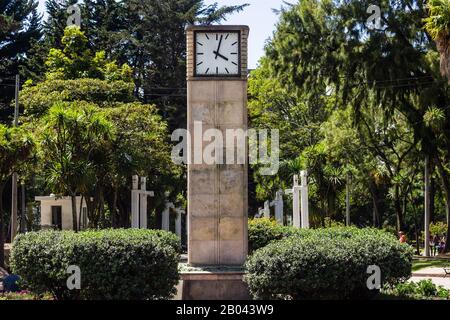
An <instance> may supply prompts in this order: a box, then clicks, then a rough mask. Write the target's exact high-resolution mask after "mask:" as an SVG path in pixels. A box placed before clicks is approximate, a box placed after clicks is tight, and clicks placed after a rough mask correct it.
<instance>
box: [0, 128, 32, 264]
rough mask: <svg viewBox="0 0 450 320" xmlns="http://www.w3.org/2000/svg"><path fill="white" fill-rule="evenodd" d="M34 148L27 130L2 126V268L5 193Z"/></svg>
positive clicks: (0, 170)
mask: <svg viewBox="0 0 450 320" xmlns="http://www.w3.org/2000/svg"><path fill="white" fill-rule="evenodd" d="M33 148H34V142H33V139H32V138H31V136H30V134H28V133H27V132H26V131H25V130H23V129H22V128H16V127H14V128H9V127H6V126H4V125H2V124H0V267H5V254H4V244H5V234H6V230H5V223H4V221H5V220H4V218H5V212H4V208H3V191H4V189H5V185H6V183H7V181H8V179H9V178H10V177H11V175H12V174H13V172H18V171H20V168H21V165H22V164H23V163H24V162H26V161H28V160H29V158H30V156H31V155H32V151H33Z"/></svg>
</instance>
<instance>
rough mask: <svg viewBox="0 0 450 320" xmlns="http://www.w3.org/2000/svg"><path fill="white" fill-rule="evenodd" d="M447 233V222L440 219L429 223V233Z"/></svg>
mask: <svg viewBox="0 0 450 320" xmlns="http://www.w3.org/2000/svg"><path fill="white" fill-rule="evenodd" d="M445 234H447V224H446V223H444V222H441V221H438V222H434V223H433V222H432V223H430V235H432V236H434V235H441V236H442V235H445Z"/></svg>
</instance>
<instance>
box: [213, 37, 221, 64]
mask: <svg viewBox="0 0 450 320" xmlns="http://www.w3.org/2000/svg"><path fill="white" fill-rule="evenodd" d="M222 39H223V35H221V36H220V40H219V46H218V47H217V51H214V52H213V53H215V54H216V59H217V56H218V55H219V51H220V46H221V45H222Z"/></svg>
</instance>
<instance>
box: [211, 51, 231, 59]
mask: <svg viewBox="0 0 450 320" xmlns="http://www.w3.org/2000/svg"><path fill="white" fill-rule="evenodd" d="M213 53H214V54H215V55H216V57H218V56H219V57H221V58H222V59H224V60H226V61H228V58H227V57H225V56H223V55H221V54H220V53H219V52H217V51H213Z"/></svg>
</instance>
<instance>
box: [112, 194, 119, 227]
mask: <svg viewBox="0 0 450 320" xmlns="http://www.w3.org/2000/svg"><path fill="white" fill-rule="evenodd" d="M117 192H118V190H117V187H114V193H113V205H112V209H111V219H112V227H113V228H117V221H116V219H117Z"/></svg>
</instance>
